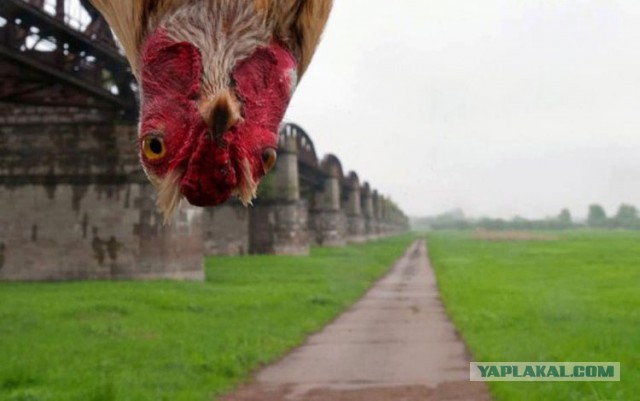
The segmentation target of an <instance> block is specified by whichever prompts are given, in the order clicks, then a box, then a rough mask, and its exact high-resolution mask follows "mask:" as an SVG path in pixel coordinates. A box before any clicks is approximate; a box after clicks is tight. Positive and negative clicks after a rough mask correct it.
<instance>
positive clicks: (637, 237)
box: [428, 231, 640, 401]
mask: <svg viewBox="0 0 640 401" xmlns="http://www.w3.org/2000/svg"><path fill="white" fill-rule="evenodd" d="M550 235H554V236H557V238H556V240H552V241H485V240H478V239H474V237H473V234H471V233H433V234H430V235H429V236H428V239H429V250H430V254H431V258H432V261H433V263H434V266H435V269H436V274H437V277H438V282H439V286H440V289H441V292H442V297H443V299H444V302H445V305H446V308H447V310H448V312H449V314H450V316H451V317H452V318H453V321H454V323H455V325H456V327H457V328H458V330H459V331H460V332H461V334H462V336H463V337H464V339H465V340H466V342H467V344H468V345H469V347H470V348H471V351H472V353H473V354H474V357H475V360H476V361H485V362H489V361H496V362H497V361H522V362H529V361H575V362H584V361H588V362H591V361H594V362H597V361H601V362H610V361H613V362H618V361H619V362H621V381H620V382H609V383H604V382H599V383H596V382H588V383H575V382H574V383H567V382H556V383H549V382H547V383H542V382H534V383H514V382H511V383H505V382H494V383H491V385H490V388H491V391H492V393H493V394H494V396H495V399H496V400H497V401H527V400H536V401H542V400H544V401H552V400H558V401H569V400H576V401H578V400H579V401H589V400H620V401H633V400H640V232H623V231H610V232H588V231H585V232H566V233H559V234H555V233H551V234H550Z"/></svg>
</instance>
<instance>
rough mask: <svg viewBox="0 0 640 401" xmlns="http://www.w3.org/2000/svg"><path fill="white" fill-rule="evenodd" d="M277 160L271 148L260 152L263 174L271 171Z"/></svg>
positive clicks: (276, 155) (274, 151)
mask: <svg viewBox="0 0 640 401" xmlns="http://www.w3.org/2000/svg"><path fill="white" fill-rule="evenodd" d="M277 159H278V154H277V153H276V150H275V149H273V148H267V149H265V150H264V151H263V152H262V168H263V169H264V173H265V174H266V173H268V172H269V171H271V169H272V168H273V166H275V165H276V160H277Z"/></svg>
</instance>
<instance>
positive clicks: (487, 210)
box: [287, 0, 640, 218]
mask: <svg viewBox="0 0 640 401" xmlns="http://www.w3.org/2000/svg"><path fill="white" fill-rule="evenodd" d="M287 119H288V120H291V121H295V122H297V123H299V124H300V125H301V126H302V127H304V128H305V129H306V130H307V132H308V133H309V134H310V135H311V137H312V139H313V140H314V143H315V145H316V148H317V149H318V152H319V157H322V155H323V154H325V153H327V152H331V153H335V154H336V155H337V156H338V157H339V158H340V160H341V161H342V163H343V167H344V168H345V170H355V171H357V172H358V173H359V175H360V178H361V180H367V181H369V182H371V184H372V185H373V186H374V187H375V188H377V189H379V190H380V191H381V192H383V193H385V194H388V195H390V196H391V197H392V198H393V199H394V200H395V201H396V202H397V203H398V204H399V205H400V207H401V208H403V210H405V212H407V213H408V214H410V215H414V216H416V215H417V216H420V215H430V214H435V213H439V212H444V211H447V210H449V209H453V208H456V207H461V208H463V209H464V211H465V212H466V213H467V214H468V215H471V216H483V215H489V216H496V217H507V218H509V217H513V216H514V215H520V216H524V217H530V218H533V217H545V216H550V215H556V214H558V213H559V211H560V209H561V208H562V207H569V208H570V210H571V211H572V213H574V215H576V216H581V215H583V216H584V215H586V209H587V206H588V205H589V204H590V203H592V202H598V203H601V204H602V205H603V206H605V208H606V209H607V212H608V213H613V212H615V209H616V208H617V206H618V205H619V204H620V203H621V202H627V203H632V204H635V205H636V206H640V1H638V0H625V1H622V0H620V1H613V0H599V1H598V0H566V1H565V0H502V1H501V0H482V1H476V0H464V1H463V0H458V1H455V0H449V1H443V0H415V1H412V0H398V1H389V0H335V6H334V10H333V14H332V16H331V19H330V21H329V24H328V26H327V29H326V32H325V36H324V39H323V42H322V44H321V45H320V47H319V49H318V52H317V53H316V57H315V59H314V62H313V63H312V65H311V67H310V69H309V70H308V72H307V75H306V76H305V77H304V79H303V81H302V82H301V84H300V86H299V88H298V91H297V93H296V95H295V97H294V99H293V102H292V104H291V107H290V109H289V111H288V113H287Z"/></svg>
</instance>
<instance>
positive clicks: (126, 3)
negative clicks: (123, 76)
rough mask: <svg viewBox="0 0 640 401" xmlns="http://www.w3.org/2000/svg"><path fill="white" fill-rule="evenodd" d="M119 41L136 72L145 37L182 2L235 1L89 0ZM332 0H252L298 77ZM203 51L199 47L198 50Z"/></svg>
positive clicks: (227, 1)
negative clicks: (286, 49) (291, 55)
mask: <svg viewBox="0 0 640 401" xmlns="http://www.w3.org/2000/svg"><path fill="white" fill-rule="evenodd" d="M91 2H92V3H93V5H94V6H95V7H96V8H97V9H98V10H99V11H100V12H101V13H102V15H103V16H104V17H105V19H106V20H107V22H108V23H109V25H110V26H111V28H112V29H113V31H114V32H115V34H116V36H117V37H118V40H119V41H120V43H121V44H122V47H123V49H124V51H125V54H126V56H127V59H128V60H129V63H130V64H131V67H132V69H133V72H134V74H135V75H136V76H138V75H139V70H140V65H139V64H140V57H139V49H140V47H141V46H142V43H143V42H144V39H145V38H146V36H147V35H148V34H149V33H150V32H152V31H153V30H155V29H156V28H157V27H158V25H160V24H161V22H162V20H164V19H165V17H167V14H170V13H172V12H173V11H175V10H177V9H179V8H180V7H182V6H185V5H194V4H196V3H200V4H201V6H198V7H194V9H199V10H201V11H204V10H203V9H204V8H205V7H206V6H207V5H213V6H215V8H219V7H225V6H228V7H233V5H234V4H235V3H236V2H237V0H91ZM332 3H333V1H332V0H253V4H254V7H255V12H257V13H259V14H264V13H266V14H267V16H266V17H267V25H268V26H270V27H271V29H272V32H273V35H274V36H276V37H277V38H278V39H280V40H281V41H283V42H284V43H285V44H286V45H287V46H288V47H289V48H290V49H291V50H292V51H293V53H294V55H295V56H296V58H297V59H298V63H299V64H298V77H299V78H301V77H302V75H303V74H304V72H305V71H306V69H307V67H308V65H309V63H310V62H311V58H312V57H313V53H314V52H315V49H316V46H317V45H318V42H319V41H320V36H321V34H322V31H323V29H324V26H325V24H326V22H327V19H328V17H329V12H330V11H331V6H332ZM201 50H202V49H201Z"/></svg>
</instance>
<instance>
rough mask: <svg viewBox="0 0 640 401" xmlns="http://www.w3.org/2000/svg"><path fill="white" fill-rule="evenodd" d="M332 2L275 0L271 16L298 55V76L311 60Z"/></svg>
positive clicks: (279, 34) (282, 38)
mask: <svg viewBox="0 0 640 401" xmlns="http://www.w3.org/2000/svg"><path fill="white" fill-rule="evenodd" d="M256 1H259V0H256ZM332 5H333V1H332V0H271V10H270V15H269V18H270V19H273V21H274V22H275V34H276V36H277V37H278V38H279V39H280V40H282V41H284V43H285V44H287V46H288V47H289V48H290V49H291V50H292V51H293V53H294V55H295V56H296V58H297V59H298V79H300V78H302V75H304V73H305V71H306V70H307V67H308V66H309V63H310V62H311V58H312V57H313V54H314V53H315V50H316V47H317V46H318V43H319V42H320V36H321V35H322V31H323V30H324V26H325V24H326V23H327V19H328V18H329V13H330V11H331V7H332Z"/></svg>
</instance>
